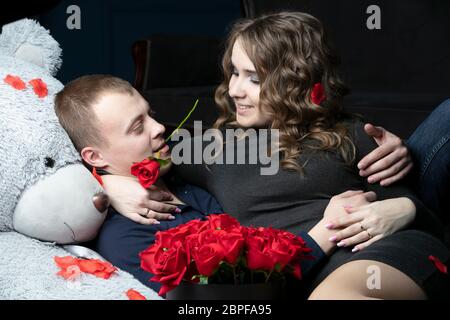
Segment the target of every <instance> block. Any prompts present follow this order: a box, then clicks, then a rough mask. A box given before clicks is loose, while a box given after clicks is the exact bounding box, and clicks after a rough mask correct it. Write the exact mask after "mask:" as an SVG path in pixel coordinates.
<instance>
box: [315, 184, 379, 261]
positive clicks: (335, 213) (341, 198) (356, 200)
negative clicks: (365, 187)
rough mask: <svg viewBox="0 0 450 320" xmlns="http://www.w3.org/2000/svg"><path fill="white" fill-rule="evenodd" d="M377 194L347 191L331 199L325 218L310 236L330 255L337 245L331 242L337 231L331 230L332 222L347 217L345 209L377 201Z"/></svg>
mask: <svg viewBox="0 0 450 320" xmlns="http://www.w3.org/2000/svg"><path fill="white" fill-rule="evenodd" d="M376 197H377V196H376V194H375V193H374V192H372V191H370V192H363V191H362V190H358V191H346V192H344V193H341V194H338V195H336V196H334V197H332V198H331V200H330V202H329V203H328V206H327V208H326V209H325V212H324V217H323V219H322V220H321V221H319V223H317V224H316V225H315V226H314V227H313V228H312V229H311V230H310V231H309V232H308V234H309V235H310V236H311V237H312V238H313V239H314V241H316V243H317V244H318V245H319V246H320V247H321V248H322V250H323V251H324V252H325V254H327V255H329V254H331V253H332V251H333V250H334V249H335V248H336V243H335V242H333V241H330V239H331V238H332V237H333V235H334V234H335V233H336V230H330V226H331V224H330V221H334V220H335V219H338V218H339V217H341V216H343V215H347V213H346V211H345V210H346V209H345V208H350V207H359V206H364V205H367V204H369V203H370V202H371V201H375V200H376Z"/></svg>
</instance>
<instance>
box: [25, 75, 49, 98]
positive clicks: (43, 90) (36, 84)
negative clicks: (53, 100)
mask: <svg viewBox="0 0 450 320" xmlns="http://www.w3.org/2000/svg"><path fill="white" fill-rule="evenodd" d="M28 83H29V84H31V86H32V87H33V90H34V93H36V95H37V96H38V97H39V98H45V97H46V96H47V95H48V89H47V84H46V83H45V82H44V81H42V79H33V80H31V81H30V82H28Z"/></svg>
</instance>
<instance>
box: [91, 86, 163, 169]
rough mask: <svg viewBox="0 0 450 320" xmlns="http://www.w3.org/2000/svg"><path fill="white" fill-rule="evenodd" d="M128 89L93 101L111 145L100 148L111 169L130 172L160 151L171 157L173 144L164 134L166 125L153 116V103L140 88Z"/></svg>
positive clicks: (94, 108) (100, 124)
mask: <svg viewBox="0 0 450 320" xmlns="http://www.w3.org/2000/svg"><path fill="white" fill-rule="evenodd" d="M133 92H134V93H133V95H129V94H127V93H114V92H107V93H105V94H103V96H102V97H101V98H100V99H99V101H98V102H97V103H96V104H94V105H93V110H94V113H95V115H96V117H97V122H98V128H99V130H100V132H101V133H102V136H103V137H104V139H105V140H106V141H108V144H107V145H102V146H98V147H97V150H98V151H99V153H100V154H101V155H102V157H103V160H104V161H105V163H107V165H106V167H104V169H106V170H107V171H109V172H110V173H113V174H119V175H124V176H130V175H131V174H130V168H131V166H132V165H133V163H135V162H141V161H142V160H144V159H145V158H148V157H150V156H156V153H157V152H160V158H163V159H165V158H169V157H170V154H169V148H168V146H167V145H166V144H165V141H164V138H163V134H164V131H165V128H164V126H163V125H161V124H160V123H158V122H157V121H156V120H154V119H153V118H151V117H150V115H149V114H150V112H151V110H150V107H149V105H148V103H147V101H145V99H144V98H142V96H141V95H140V94H139V93H138V92H137V91H136V90H134V91H133Z"/></svg>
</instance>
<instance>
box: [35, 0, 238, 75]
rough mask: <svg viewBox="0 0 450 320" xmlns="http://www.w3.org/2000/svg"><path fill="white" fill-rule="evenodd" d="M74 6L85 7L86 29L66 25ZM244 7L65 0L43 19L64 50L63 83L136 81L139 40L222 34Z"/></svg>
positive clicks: (223, 1) (197, 0) (232, 1)
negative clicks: (94, 77) (97, 78)
mask: <svg viewBox="0 0 450 320" xmlns="http://www.w3.org/2000/svg"><path fill="white" fill-rule="evenodd" d="M73 4H75V5H78V6H79V7H80V9H81V30H69V29H68V28H67V26H66V21H67V19H68V18H69V16H70V14H67V13H66V11H67V7H69V6H70V5H73ZM240 10H241V9H240V2H239V0H214V1H208V0H190V1H183V0H126V1H124V0H75V1H69V0H62V1H61V3H60V4H59V5H58V6H57V7H55V8H54V9H53V10H51V11H50V12H48V13H46V14H44V15H42V16H41V18H40V19H39V20H40V22H41V24H42V25H43V26H44V27H46V28H48V29H49V30H50V32H51V34H52V35H53V37H54V38H55V39H56V40H57V41H58V42H59V43H60V44H61V47H62V49H63V66H62V68H61V70H60V72H59V74H58V76H57V77H58V79H59V80H61V81H62V82H63V83H67V82H68V81H70V80H72V79H74V78H76V77H78V76H81V75H84V74H89V73H110V74H114V75H116V76H119V77H122V78H124V79H127V80H128V81H131V82H132V81H133V80H134V65H133V61H132V57H131V53H130V50H131V45H132V43H133V42H134V41H136V40H138V39H141V38H144V37H146V36H149V35H151V34H158V33H159V34H162V33H163V34H178V35H182V34H189V35H206V36H222V35H225V33H226V27H227V26H228V25H229V24H230V23H231V22H232V21H233V20H235V19H237V18H239V16H240V14H241V11H240Z"/></svg>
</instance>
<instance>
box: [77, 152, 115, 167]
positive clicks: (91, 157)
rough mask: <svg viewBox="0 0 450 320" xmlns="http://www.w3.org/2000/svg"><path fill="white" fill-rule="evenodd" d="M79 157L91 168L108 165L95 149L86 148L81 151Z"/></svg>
mask: <svg viewBox="0 0 450 320" xmlns="http://www.w3.org/2000/svg"><path fill="white" fill-rule="evenodd" d="M80 154H81V157H82V158H83V160H84V161H85V162H86V163H87V164H89V165H90V166H92V167H97V168H98V167H106V166H107V165H108V163H107V162H106V161H105V160H104V158H103V155H102V154H101V153H100V151H99V150H98V149H96V148H92V147H86V148H84V149H83V150H81V153H80Z"/></svg>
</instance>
